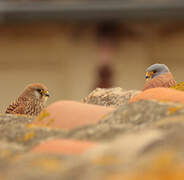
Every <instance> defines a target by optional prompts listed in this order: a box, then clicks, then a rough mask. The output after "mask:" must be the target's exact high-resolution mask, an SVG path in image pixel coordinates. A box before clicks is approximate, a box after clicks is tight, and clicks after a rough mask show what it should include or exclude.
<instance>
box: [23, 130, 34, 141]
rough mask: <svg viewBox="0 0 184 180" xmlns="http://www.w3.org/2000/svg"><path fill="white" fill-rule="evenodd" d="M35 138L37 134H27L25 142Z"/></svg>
mask: <svg viewBox="0 0 184 180" xmlns="http://www.w3.org/2000/svg"><path fill="white" fill-rule="evenodd" d="M34 136H35V132H27V133H26V134H25V135H24V141H29V140H31V139H32V138H33V137H34Z"/></svg>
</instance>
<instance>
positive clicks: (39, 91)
mask: <svg viewBox="0 0 184 180" xmlns="http://www.w3.org/2000/svg"><path fill="white" fill-rule="evenodd" d="M23 95H24V96H27V97H31V98H33V99H35V100H39V101H42V102H46V100H47V98H48V97H49V96H50V94H49V92H48V89H47V87H46V86H45V85H43V84H40V83H33V84H29V85H28V86H27V87H26V88H25V89H24V92H23Z"/></svg>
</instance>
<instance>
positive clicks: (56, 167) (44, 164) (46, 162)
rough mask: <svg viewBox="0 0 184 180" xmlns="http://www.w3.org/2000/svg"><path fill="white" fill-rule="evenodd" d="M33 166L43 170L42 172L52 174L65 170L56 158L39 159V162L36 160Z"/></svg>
mask: <svg viewBox="0 0 184 180" xmlns="http://www.w3.org/2000/svg"><path fill="white" fill-rule="evenodd" d="M32 165H33V166H36V167H38V168H41V169H42V170H45V171H51V172H57V171H60V170H61V169H63V168H64V167H63V166H62V164H61V162H60V161H57V160H56V159H54V158H53V159H51V158H39V159H37V160H34V161H33V162H32Z"/></svg>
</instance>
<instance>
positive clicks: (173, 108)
mask: <svg viewBox="0 0 184 180" xmlns="http://www.w3.org/2000/svg"><path fill="white" fill-rule="evenodd" d="M182 108H183V106H176V107H169V108H168V111H169V114H170V115H172V114H174V113H176V112H177V111H179V110H181V109H182Z"/></svg>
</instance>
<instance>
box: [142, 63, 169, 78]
mask: <svg viewBox="0 0 184 180" xmlns="http://www.w3.org/2000/svg"><path fill="white" fill-rule="evenodd" d="M168 72H169V68H168V67H167V66H166V65H165V64H153V65H151V66H149V67H148V68H147V69H146V79H153V78H155V77H157V76H159V75H161V74H165V73H168Z"/></svg>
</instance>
